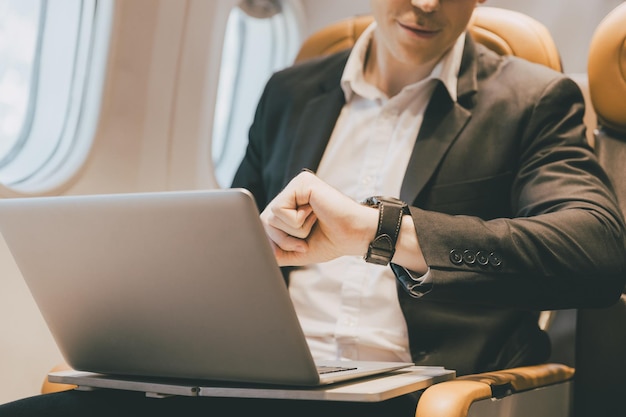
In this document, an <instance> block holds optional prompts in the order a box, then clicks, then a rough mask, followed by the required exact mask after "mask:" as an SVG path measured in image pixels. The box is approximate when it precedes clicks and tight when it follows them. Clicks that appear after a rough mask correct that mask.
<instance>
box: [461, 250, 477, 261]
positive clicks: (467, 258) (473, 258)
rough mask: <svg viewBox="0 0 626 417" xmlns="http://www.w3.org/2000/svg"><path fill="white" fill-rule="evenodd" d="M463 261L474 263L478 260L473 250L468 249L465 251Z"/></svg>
mask: <svg viewBox="0 0 626 417" xmlns="http://www.w3.org/2000/svg"><path fill="white" fill-rule="evenodd" d="M463 261H464V262H465V263H466V264H468V265H474V263H475V262H476V254H475V253H474V252H473V251H471V250H469V249H466V250H465V251H464V252H463Z"/></svg>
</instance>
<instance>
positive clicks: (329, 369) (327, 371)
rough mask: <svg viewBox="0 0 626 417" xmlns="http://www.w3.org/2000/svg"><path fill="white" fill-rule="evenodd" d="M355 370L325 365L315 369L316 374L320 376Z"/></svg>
mask: <svg viewBox="0 0 626 417" xmlns="http://www.w3.org/2000/svg"><path fill="white" fill-rule="evenodd" d="M354 369H356V368H355V367H346V366H326V365H319V366H318V367H317V372H318V373H319V374H320V375H323V374H330V373H332V372H342V371H352V370H354Z"/></svg>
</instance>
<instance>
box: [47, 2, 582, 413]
mask: <svg viewBox="0 0 626 417" xmlns="http://www.w3.org/2000/svg"><path fill="white" fill-rule="evenodd" d="M371 22H372V17H371V16H356V17H352V18H348V19H344V20H341V21H339V22H337V23H334V24H331V25H329V26H327V27H325V28H323V29H321V30H320V31H318V32H316V33H314V34H312V35H311V37H309V38H308V39H307V40H305V42H304V43H303V45H302V47H301V50H300V52H299V54H298V55H297V57H296V60H295V62H296V63H298V62H301V61H304V60H306V59H310V58H314V57H318V56H323V55H328V54H331V53H334V52H339V51H340V50H344V49H347V48H350V47H351V46H353V45H354V42H355V40H356V39H357V38H358V36H359V35H360V34H361V33H362V32H363V30H364V29H365V28H366V27H367V25H369V24H370V23H371ZM469 29H470V33H471V35H472V36H473V37H474V38H475V39H476V40H477V41H478V42H481V43H484V44H485V45H486V46H488V47H489V48H491V49H493V50H494V51H496V52H497V53H500V54H513V55H516V56H520V57H522V58H525V59H528V60H530V61H533V62H536V63H540V64H543V65H546V66H548V67H550V68H553V69H555V70H557V71H561V70H562V68H561V61H560V55H559V52H558V50H557V48H556V45H555V44H554V41H553V40H552V37H551V35H550V33H549V32H548V31H547V29H546V28H545V27H544V26H543V25H542V24H540V23H539V22H537V21H536V20H534V19H532V18H530V17H529V16H526V15H524V14H521V13H519V12H514V11H511V10H505V9H499V8H493V7H478V8H477V9H476V11H475V13H474V16H473V18H472V21H471V24H470V28H469ZM573 376H574V369H573V368H571V367H570V366H567V365H564V364H558V363H550V364H541V365H535V366H527V367H520V368H513V369H506V370H502V371H494V372H486V373H481V374H475V375H465V376H461V377H459V378H457V379H456V380H453V381H448V382H443V383H439V384H436V385H434V386H432V387H430V388H428V389H427V390H425V391H424V393H423V395H422V397H421V399H420V401H419V403H418V407H417V410H416V417H433V416H437V417H453V416H454V417H466V416H470V417H472V416H479V415H480V416H481V417H491V416H505V415H506V416H509V417H518V416H522V415H527V416H533V417H543V416H546V417H548V416H549V417H561V416H562V417H570V416H571V412H570V409H571V405H570V404H571V393H570V392H571V389H572V388H571V385H572V379H573ZM55 385H56V384H50V383H45V384H44V386H43V387H42V392H43V393H46V392H51V391H50V390H53V389H55ZM69 388H70V387H61V388H60V389H69Z"/></svg>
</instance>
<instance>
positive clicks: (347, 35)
mask: <svg viewBox="0 0 626 417" xmlns="http://www.w3.org/2000/svg"><path fill="white" fill-rule="evenodd" d="M372 21H373V18H372V16H367V15H366V16H357V17H351V18H348V19H344V20H341V21H339V22H336V23H333V24H331V25H329V26H326V27H325V28H323V29H321V30H320V31H318V32H316V33H314V34H313V35H311V36H310V37H309V38H308V39H306V40H305V41H304V43H303V44H302V47H301V48H300V52H299V53H298V56H297V57H296V62H300V61H303V60H306V59H309V58H313V57H317V56H323V55H328V54H331V53H334V52H339V51H341V50H344V49H347V48H350V47H352V46H353V45H354V42H355V41H356V39H357V38H358V37H359V36H360V35H361V33H362V32H363V31H364V30H365V28H366V27H367V26H368V25H369V24H370V23H372ZM469 30H470V34H471V35H472V37H473V38H474V39H475V40H476V41H477V42H479V43H481V44H483V45H485V46H487V47H488V48H489V49H491V50H493V51H495V52H497V53H498V54H500V55H515V56H519V57H521V58H525V59H527V60H529V61H532V62H537V63H540V64H543V65H546V66H548V67H550V68H553V69H555V70H557V71H561V69H562V67H561V59H560V55H559V52H558V49H557V47H556V45H555V43H554V40H553V39H552V36H551V35H550V33H549V31H548V30H547V29H546V27H545V26H544V25H543V24H541V23H540V22H538V21H537V20H535V19H533V18H531V17H530V16H527V15H525V14H523V13H520V12H516V11H513V10H507V9H501V8H497V7H477V8H476V9H475V10H474V14H473V16H472V20H471V21H470V25H469Z"/></svg>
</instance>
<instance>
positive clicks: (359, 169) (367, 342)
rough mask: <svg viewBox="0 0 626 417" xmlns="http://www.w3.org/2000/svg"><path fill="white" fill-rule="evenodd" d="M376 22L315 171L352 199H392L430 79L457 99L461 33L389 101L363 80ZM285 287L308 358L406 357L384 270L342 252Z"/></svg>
mask: <svg viewBox="0 0 626 417" xmlns="http://www.w3.org/2000/svg"><path fill="white" fill-rule="evenodd" d="M374 28H375V23H374V24H372V25H371V26H370V27H368V28H367V29H366V30H365V32H364V33H363V35H362V36H361V37H360V38H359V39H358V40H357V42H356V44H355V46H354V48H353V50H352V52H351V54H350V56H349V58H348V62H347V64H346V67H345V69H344V73H343V76H342V79H341V87H342V89H343V91H344V94H345V97H346V105H345V106H344V107H343V109H342V111H341V114H340V116H339V119H338V120H337V123H336V125H335V128H334V130H333V133H332V135H331V138H330V141H329V143H328V146H327V147H326V150H325V152H324V155H323V157H322V160H321V162H320V165H319V168H318V170H317V172H316V173H317V175H318V176H319V177H320V178H322V179H323V180H325V181H326V182H328V183H329V184H331V185H332V186H334V187H335V188H337V189H338V190H340V191H342V192H343V193H345V194H346V195H348V196H350V197H352V198H353V199H355V200H357V201H361V200H363V199H365V198H367V197H369V196H373V195H384V196H394V197H398V196H399V193H400V187H401V185H402V180H403V178H404V174H405V171H406V167H407V165H408V162H409V158H410V156H411V152H412V151H413V145H414V143H415V139H416V138H417V134H418V132H419V129H420V127H421V125H422V120H423V117H424V112H425V110H426V106H427V104H428V101H429V99H430V97H431V95H432V92H433V91H434V89H435V86H436V85H437V82H438V81H437V80H440V81H441V82H443V84H444V85H445V86H446V88H447V89H448V92H449V94H450V96H451V97H452V99H453V100H455V101H456V90H457V81H458V78H457V76H458V72H459V67H460V64H461V56H462V53H463V45H464V40H465V35H462V36H461V37H460V38H459V39H458V41H457V42H456V44H455V45H454V46H453V47H452V48H451V49H450V51H449V52H448V53H446V54H445V55H444V57H443V58H442V59H441V61H440V62H439V63H438V64H437V65H436V66H435V68H434V69H433V71H432V72H431V74H430V76H428V77H427V78H425V79H424V80H421V81H419V82H417V83H415V84H412V85H409V86H406V87H405V88H404V89H403V90H402V91H401V92H400V93H398V94H397V95H395V96H393V97H391V98H389V97H387V96H386V95H385V94H384V93H382V92H381V91H380V90H379V89H378V88H376V87H375V86H373V85H371V84H368V83H367V82H366V81H365V79H364V74H363V69H364V64H365V56H366V53H367V49H368V47H369V43H370V39H371V37H372V33H373V31H374ZM289 282H290V283H289V291H290V295H291V298H292V300H293V302H294V305H295V308H296V312H297V314H298V317H299V320H300V323H301V324H302V328H303V330H304V333H305V335H306V337H307V341H308V343H309V346H310V348H311V351H312V353H313V356H314V357H315V359H353V360H389V361H406V362H410V361H411V355H410V352H409V340H408V332H407V327H406V322H405V320H404V316H403V314H402V311H401V309H400V304H399V302H398V296H397V290H396V282H395V277H394V275H393V273H392V271H391V269H390V268H389V267H386V266H380V265H374V264H369V263H366V262H365V261H364V260H363V258H362V257H354V256H345V257H341V258H338V259H335V260H333V261H330V262H325V263H321V264H316V265H311V266H308V267H306V268H299V269H296V270H294V271H293V272H292V273H291V275H290V281H289Z"/></svg>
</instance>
